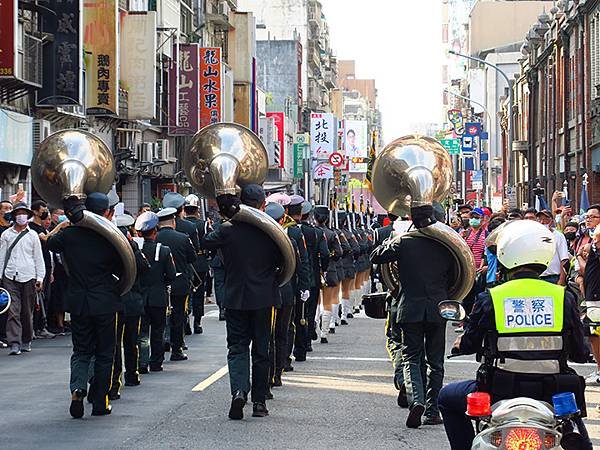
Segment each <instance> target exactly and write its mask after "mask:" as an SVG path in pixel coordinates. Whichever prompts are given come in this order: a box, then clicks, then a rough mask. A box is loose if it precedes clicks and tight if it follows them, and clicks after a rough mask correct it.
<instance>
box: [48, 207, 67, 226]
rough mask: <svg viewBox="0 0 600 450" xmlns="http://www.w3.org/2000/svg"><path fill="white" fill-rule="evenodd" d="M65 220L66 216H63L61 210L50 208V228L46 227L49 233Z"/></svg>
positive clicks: (63, 212) (63, 213)
mask: <svg viewBox="0 0 600 450" xmlns="http://www.w3.org/2000/svg"><path fill="white" fill-rule="evenodd" d="M65 220H67V216H65V211H64V210H63V209H61V208H50V226H49V227H48V230H49V231H52V230H53V229H54V227H56V225H58V224H59V223H61V222H63V221H65Z"/></svg>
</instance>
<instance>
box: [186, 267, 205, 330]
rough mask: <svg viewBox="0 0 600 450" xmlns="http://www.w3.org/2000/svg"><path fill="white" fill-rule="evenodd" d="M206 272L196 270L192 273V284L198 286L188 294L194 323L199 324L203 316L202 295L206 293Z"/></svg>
mask: <svg viewBox="0 0 600 450" xmlns="http://www.w3.org/2000/svg"><path fill="white" fill-rule="evenodd" d="M206 276H207V272H198V276H196V275H194V286H198V287H197V289H196V291H195V292H194V291H192V293H191V294H190V296H191V300H192V313H193V314H194V325H200V319H202V317H204V295H205V293H206Z"/></svg>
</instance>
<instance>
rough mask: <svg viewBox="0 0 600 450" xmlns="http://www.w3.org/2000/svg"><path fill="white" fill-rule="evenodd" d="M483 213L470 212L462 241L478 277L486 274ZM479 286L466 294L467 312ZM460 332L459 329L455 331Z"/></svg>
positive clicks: (476, 284)
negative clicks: (467, 226) (469, 252)
mask: <svg viewBox="0 0 600 450" xmlns="http://www.w3.org/2000/svg"><path fill="white" fill-rule="evenodd" d="M484 214H485V213H484V211H483V210H482V209H481V208H475V209H473V211H471V214H470V218H469V228H468V229H467V230H466V232H465V234H464V239H465V241H466V242H467V245H468V246H469V248H470V249H471V253H473V259H474V260H475V270H476V271H477V275H478V276H485V275H486V272H487V266H486V265H485V258H484V257H483V256H484V251H485V238H486V237H487V230H486V229H485V228H484V227H483V226H482V217H483V216H484ZM480 285H481V284H480V283H477V282H475V284H474V286H473V289H471V291H470V292H469V294H467V296H466V297H465V299H464V300H463V305H464V307H465V309H466V310H467V311H470V310H471V307H472V306H473V303H474V302H475V297H476V296H477V294H478V293H479V292H478V289H479V286H480ZM458 331H461V330H460V329H458V330H457V332H458Z"/></svg>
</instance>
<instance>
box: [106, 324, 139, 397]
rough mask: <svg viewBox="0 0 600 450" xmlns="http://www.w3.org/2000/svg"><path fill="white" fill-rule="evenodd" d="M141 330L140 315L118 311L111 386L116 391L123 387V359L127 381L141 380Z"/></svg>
mask: <svg viewBox="0 0 600 450" xmlns="http://www.w3.org/2000/svg"><path fill="white" fill-rule="evenodd" d="M139 331H140V316H126V315H124V314H123V313H122V312H119V313H117V338H116V342H115V361H114V364H113V371H112V387H111V390H112V391H114V392H119V390H120V389H121V374H122V373H123V361H125V382H126V383H127V382H137V381H139V375H140V374H139V372H138V336H139ZM123 354H124V357H123Z"/></svg>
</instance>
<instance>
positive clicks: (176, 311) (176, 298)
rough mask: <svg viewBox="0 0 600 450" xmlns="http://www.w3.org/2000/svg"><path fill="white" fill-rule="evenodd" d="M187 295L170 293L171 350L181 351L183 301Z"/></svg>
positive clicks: (174, 351)
mask: <svg viewBox="0 0 600 450" xmlns="http://www.w3.org/2000/svg"><path fill="white" fill-rule="evenodd" d="M186 299H187V295H171V316H170V324H169V326H170V334H171V339H170V340H171V352H172V353H181V352H182V351H183V326H184V323H185V301H186Z"/></svg>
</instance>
